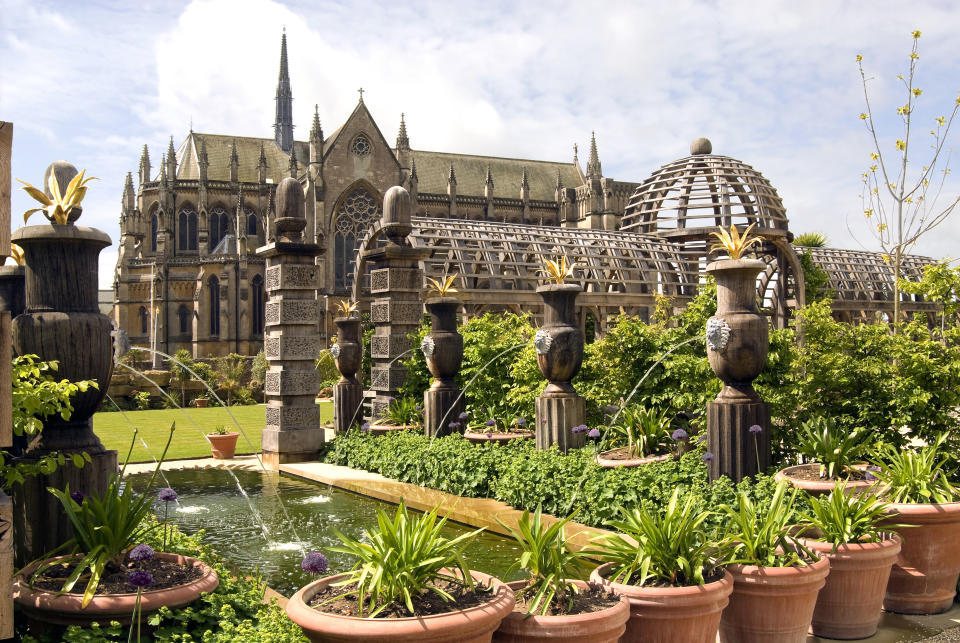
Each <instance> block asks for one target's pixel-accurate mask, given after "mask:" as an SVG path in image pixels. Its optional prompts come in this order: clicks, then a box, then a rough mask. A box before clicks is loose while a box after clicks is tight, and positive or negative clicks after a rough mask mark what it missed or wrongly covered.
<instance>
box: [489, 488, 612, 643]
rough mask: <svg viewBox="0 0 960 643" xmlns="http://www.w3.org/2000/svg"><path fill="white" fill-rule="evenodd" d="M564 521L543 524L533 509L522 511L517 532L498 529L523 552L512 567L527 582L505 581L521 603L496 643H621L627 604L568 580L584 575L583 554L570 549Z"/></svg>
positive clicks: (504, 625)
mask: <svg viewBox="0 0 960 643" xmlns="http://www.w3.org/2000/svg"><path fill="white" fill-rule="evenodd" d="M569 521H570V517H567V518H564V519H562V520H557V521H556V522H553V523H552V524H550V525H549V526H548V525H547V524H546V523H545V521H544V520H543V516H542V515H541V512H540V508H539V507H538V508H537V511H536V512H535V513H534V514H532V515H531V514H530V512H529V511H524V512H523V515H522V516H521V517H520V520H518V521H517V528H516V529H514V528H512V527H508V526H507V525H503V526H504V528H505V529H507V531H509V532H510V535H512V536H513V537H514V539H516V541H517V543H519V545H520V547H521V550H522V553H521V555H520V558H519V560H518V561H517V562H516V563H515V565H514V566H515V567H519V568H520V569H522V570H523V571H525V572H526V573H527V576H528V578H527V580H525V581H516V582H513V583H510V587H512V588H513V590H514V591H515V592H517V596H518V599H520V600H521V601H523V604H520V603H518V606H517V611H514V612H513V613H512V614H510V615H509V616H507V618H505V619H504V620H503V622H502V623H501V624H500V629H499V630H497V634H496V635H495V640H507V641H513V642H515V643H522V642H525V641H531V642H532V641H538V640H542V639H549V640H550V641H563V642H569V643H573V642H574V641H591V642H596V643H604V642H611V643H612V642H614V641H618V640H620V637H621V636H622V635H623V633H624V630H625V629H626V628H625V624H626V622H627V619H629V618H630V603H629V601H628V600H627V598H626V597H625V596H619V595H617V594H614V593H608V592H606V591H604V590H603V589H602V588H601V587H600V586H599V585H595V586H593V587H591V586H590V585H588V584H587V583H585V582H584V581H579V580H571V579H572V578H575V577H576V576H578V575H580V573H581V572H582V571H584V567H585V560H584V558H585V555H586V554H585V553H583V552H578V551H575V550H573V549H572V548H571V547H570V545H569V543H568V541H567V539H566V535H565V533H564V526H565V525H566V524H567V523H568V522H569ZM501 524H503V523H501ZM524 607H525V608H526V609H525V610H523V608H524Z"/></svg>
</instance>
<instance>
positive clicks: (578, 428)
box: [570, 424, 590, 433]
mask: <svg viewBox="0 0 960 643" xmlns="http://www.w3.org/2000/svg"><path fill="white" fill-rule="evenodd" d="M589 430H590V427H588V426H587V425H586V424H578V425H577V426H575V427H573V428H572V429H570V432H571V433H586V432H587V431H589Z"/></svg>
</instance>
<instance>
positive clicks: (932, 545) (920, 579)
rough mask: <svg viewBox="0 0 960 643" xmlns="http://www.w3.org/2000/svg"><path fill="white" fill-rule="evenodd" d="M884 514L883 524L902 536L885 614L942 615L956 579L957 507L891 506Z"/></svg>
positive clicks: (959, 567) (959, 572) (959, 551)
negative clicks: (886, 516)
mask: <svg viewBox="0 0 960 643" xmlns="http://www.w3.org/2000/svg"><path fill="white" fill-rule="evenodd" d="M888 511H889V512H890V514H891V516H890V518H889V519H887V520H886V521H885V524H888V525H891V529H894V530H895V531H896V532H897V533H898V534H899V535H900V538H901V539H902V540H903V545H902V546H901V549H900V556H899V557H898V558H897V562H896V563H895V564H894V565H893V571H892V572H891V573H890V583H889V584H888V585H887V595H886V596H885V597H884V599H883V609H885V610H887V611H888V612H897V613H899V614H939V613H940V612H946V611H947V610H948V609H950V607H951V606H952V605H953V597H954V596H955V595H956V593H957V578H958V577H960V502H949V503H944V504H892V505H890V507H889V508H888ZM893 525H907V526H906V527H902V528H901V527H894V526H893Z"/></svg>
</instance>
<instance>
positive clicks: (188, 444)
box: [93, 402, 333, 462]
mask: <svg viewBox="0 0 960 643" xmlns="http://www.w3.org/2000/svg"><path fill="white" fill-rule="evenodd" d="M318 406H319V407H320V422H321V424H323V423H327V422H330V421H332V420H333V404H331V403H330V402H321V403H320V404H319V405H318ZM265 408H266V407H264V405H262V404H258V405H256V406H231V407H230V413H231V414H232V415H233V417H234V418H236V421H237V422H238V423H239V424H240V426H241V427H242V428H243V431H244V432H245V433H246V435H247V438H249V439H250V442H252V443H253V446H252V447H251V446H250V442H247V441H246V440H245V439H244V437H243V435H242V434H241V436H240V439H239V440H238V441H237V453H253V452H254V451H259V450H260V431H261V430H263V423H264V409H265ZM174 422H176V423H177V429H176V431H175V432H174V434H173V442H171V443H170V450H169V451H168V452H167V459H168V460H176V459H178V458H197V457H207V456H209V455H210V445H209V443H208V442H207V440H206V438H204V437H203V436H204V434H205V433H209V432H210V431H211V430H212V429H213V428H214V427H215V426H217V425H218V424H222V425H223V426H224V427H226V428H227V429H228V430H231V431H236V430H237V425H236V423H234V421H233V419H231V418H230V415H228V414H227V409H225V408H223V407H214V408H206V409H162V410H157V411H127V412H126V413H120V412H115V413H97V414H96V415H94V416H93V430H94V432H95V433H96V434H97V435H98V436H99V437H100V440H101V441H102V442H103V444H104V446H106V447H107V448H108V449H116V450H117V453H118V454H119V457H120V461H121V462H123V460H124V458H126V455H127V450H128V449H129V448H130V440H131V439H132V438H133V428H134V427H136V428H137V429H139V433H138V439H137V443H136V444H135V445H134V447H133V454H132V455H131V456H130V461H131V462H150V461H152V460H153V458H159V457H160V454H161V453H162V452H163V445H164V444H166V442H167V435H168V434H169V432H170V425H171V424H173V423H174ZM141 439H142V440H143V442H146V444H147V446H146V448H145V447H144V446H143V442H141Z"/></svg>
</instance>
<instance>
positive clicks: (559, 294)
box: [533, 284, 587, 451]
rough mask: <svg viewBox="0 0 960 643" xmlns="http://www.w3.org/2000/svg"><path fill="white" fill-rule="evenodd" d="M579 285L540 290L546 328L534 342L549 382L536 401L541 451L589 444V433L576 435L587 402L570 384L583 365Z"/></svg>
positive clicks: (538, 334) (537, 430)
mask: <svg viewBox="0 0 960 643" xmlns="http://www.w3.org/2000/svg"><path fill="white" fill-rule="evenodd" d="M581 291H582V289H581V288H580V286H578V285H577V284H550V285H547V286H540V287H539V288H537V293H539V294H540V296H541V297H543V303H544V314H543V326H542V327H541V328H540V329H539V330H538V331H537V333H536V335H535V336H534V339H533V345H534V348H536V351H537V365H538V366H539V367H540V372H541V373H543V376H544V377H545V378H546V379H547V380H548V384H547V386H546V388H544V389H543V393H542V394H540V396H539V397H538V398H537V401H536V407H537V408H536V417H537V419H536V425H537V426H536V432H535V433H536V438H537V448H538V449H548V448H550V447H551V446H553V445H554V444H555V445H557V447H559V448H560V450H561V451H567V450H568V449H570V448H572V447H582V446H583V445H584V444H586V441H587V436H586V433H583V432H580V433H574V432H573V430H572V429H573V428H574V427H576V426H579V425H581V424H584V423H585V422H586V417H587V407H586V401H585V400H584V399H583V398H582V397H580V396H579V395H578V394H577V392H576V391H575V390H574V388H573V385H572V384H571V383H570V380H572V379H573V378H574V377H575V376H576V374H577V373H578V372H580V365H581V364H582V363H583V332H582V331H581V330H580V326H579V325H578V324H577V309H576V300H577V295H579V294H580V292H581Z"/></svg>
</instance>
